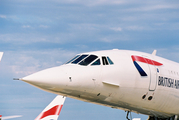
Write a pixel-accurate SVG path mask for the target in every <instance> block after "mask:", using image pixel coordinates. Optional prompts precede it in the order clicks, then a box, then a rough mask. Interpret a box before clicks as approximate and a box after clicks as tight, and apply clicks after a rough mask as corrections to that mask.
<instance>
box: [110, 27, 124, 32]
mask: <svg viewBox="0 0 179 120" xmlns="http://www.w3.org/2000/svg"><path fill="white" fill-rule="evenodd" d="M111 30H114V31H116V32H121V31H122V28H121V27H115V28H111Z"/></svg>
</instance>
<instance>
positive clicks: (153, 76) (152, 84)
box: [145, 58, 158, 91]
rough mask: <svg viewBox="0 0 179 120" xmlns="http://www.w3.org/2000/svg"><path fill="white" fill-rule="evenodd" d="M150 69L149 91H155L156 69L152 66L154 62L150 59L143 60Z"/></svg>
mask: <svg viewBox="0 0 179 120" xmlns="http://www.w3.org/2000/svg"><path fill="white" fill-rule="evenodd" d="M145 60H146V62H147V63H148V66H149V69H150V82H149V91H155V89H156V85H157V76H158V74H157V67H156V66H155V64H154V61H153V60H151V59H150V58H145Z"/></svg>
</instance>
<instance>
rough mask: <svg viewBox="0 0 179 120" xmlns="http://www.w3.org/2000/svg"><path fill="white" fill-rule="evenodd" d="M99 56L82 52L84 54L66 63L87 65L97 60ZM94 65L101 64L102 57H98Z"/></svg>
mask: <svg viewBox="0 0 179 120" xmlns="http://www.w3.org/2000/svg"><path fill="white" fill-rule="evenodd" d="M97 58H98V56H96V55H88V54H82V55H77V56H75V57H74V58H72V59H71V60H70V61H68V62H67V63H66V64H69V63H71V64H79V65H83V66H87V65H89V64H90V63H92V62H93V61H94V60H96V59H97ZM93 65H100V59H99V58H98V60H97V61H95V63H93Z"/></svg>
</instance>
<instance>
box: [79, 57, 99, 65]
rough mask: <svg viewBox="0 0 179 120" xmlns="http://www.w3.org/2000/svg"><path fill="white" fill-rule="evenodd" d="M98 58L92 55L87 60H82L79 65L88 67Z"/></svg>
mask: <svg viewBox="0 0 179 120" xmlns="http://www.w3.org/2000/svg"><path fill="white" fill-rule="evenodd" d="M96 58H97V56H96V55H90V56H88V57H87V58H86V59H84V60H82V61H81V62H80V63H79V64H80V65H84V66H87V65H89V64H90V63H91V62H92V61H94V60H95V59H96Z"/></svg>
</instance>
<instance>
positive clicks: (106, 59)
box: [102, 56, 114, 65]
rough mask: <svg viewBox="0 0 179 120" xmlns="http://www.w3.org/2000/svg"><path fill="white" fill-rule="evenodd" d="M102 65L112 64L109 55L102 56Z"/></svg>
mask: <svg viewBox="0 0 179 120" xmlns="http://www.w3.org/2000/svg"><path fill="white" fill-rule="evenodd" d="M102 62H103V65H113V64H114V63H113V62H112V60H111V59H110V58H109V57H105V56H102Z"/></svg>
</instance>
